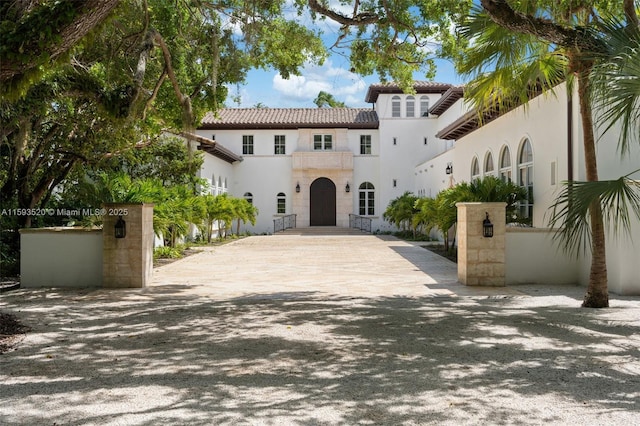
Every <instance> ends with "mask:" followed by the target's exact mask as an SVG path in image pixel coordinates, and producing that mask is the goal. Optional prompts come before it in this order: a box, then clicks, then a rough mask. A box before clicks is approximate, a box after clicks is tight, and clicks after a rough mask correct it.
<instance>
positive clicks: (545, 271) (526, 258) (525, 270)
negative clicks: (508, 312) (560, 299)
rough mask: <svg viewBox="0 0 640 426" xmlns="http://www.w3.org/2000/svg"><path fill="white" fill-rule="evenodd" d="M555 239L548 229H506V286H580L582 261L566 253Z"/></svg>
mask: <svg viewBox="0 0 640 426" xmlns="http://www.w3.org/2000/svg"><path fill="white" fill-rule="evenodd" d="M552 236H553V231H551V230H549V229H543V228H509V227H507V233H506V253H505V267H506V283H507V285H510V284H511V285H513V284H578V283H579V281H580V262H579V260H578V259H577V258H575V257H572V256H571V255H568V254H566V253H564V252H563V251H562V250H561V248H560V247H559V246H558V245H557V243H555V242H554V241H553V240H552Z"/></svg>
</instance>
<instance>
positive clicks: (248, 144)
mask: <svg viewBox="0 0 640 426" xmlns="http://www.w3.org/2000/svg"><path fill="white" fill-rule="evenodd" d="M242 154H244V155H252V154H253V135H243V136H242Z"/></svg>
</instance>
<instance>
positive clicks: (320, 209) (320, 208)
mask: <svg viewBox="0 0 640 426" xmlns="http://www.w3.org/2000/svg"><path fill="white" fill-rule="evenodd" d="M309 191H310V198H311V200H310V205H309V211H310V218H309V223H310V224H311V226H336V185H335V184H334V183H333V182H332V181H331V179H327V178H324V177H322V178H318V179H316V180H314V181H313V182H312V183H311V188H310V189H309Z"/></svg>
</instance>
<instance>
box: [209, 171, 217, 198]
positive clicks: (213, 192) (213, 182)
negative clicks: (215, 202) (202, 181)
mask: <svg viewBox="0 0 640 426" xmlns="http://www.w3.org/2000/svg"><path fill="white" fill-rule="evenodd" d="M216 189H217V188H216V174H215V173H214V174H212V175H211V195H218V192H217V191H216Z"/></svg>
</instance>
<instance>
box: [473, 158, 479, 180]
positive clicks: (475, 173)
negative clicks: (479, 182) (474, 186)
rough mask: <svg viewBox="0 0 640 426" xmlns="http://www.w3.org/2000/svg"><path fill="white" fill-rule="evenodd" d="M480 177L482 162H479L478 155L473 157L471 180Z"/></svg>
mask: <svg viewBox="0 0 640 426" xmlns="http://www.w3.org/2000/svg"><path fill="white" fill-rule="evenodd" d="M479 178H480V164H479V163H478V157H473V160H471V180H474V179H479Z"/></svg>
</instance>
